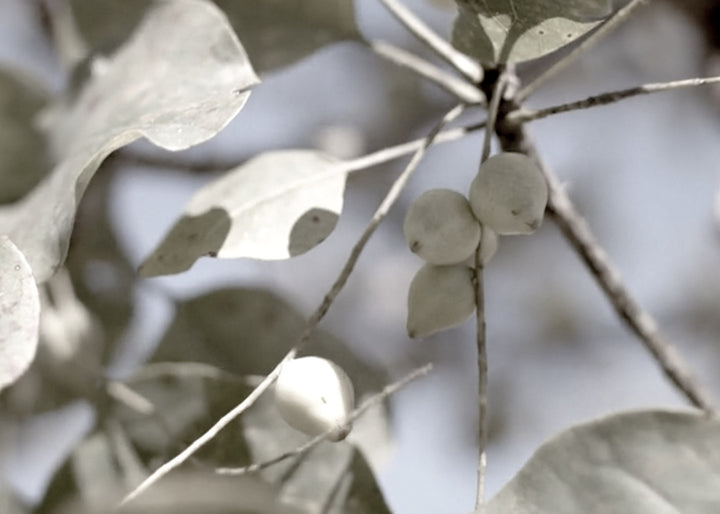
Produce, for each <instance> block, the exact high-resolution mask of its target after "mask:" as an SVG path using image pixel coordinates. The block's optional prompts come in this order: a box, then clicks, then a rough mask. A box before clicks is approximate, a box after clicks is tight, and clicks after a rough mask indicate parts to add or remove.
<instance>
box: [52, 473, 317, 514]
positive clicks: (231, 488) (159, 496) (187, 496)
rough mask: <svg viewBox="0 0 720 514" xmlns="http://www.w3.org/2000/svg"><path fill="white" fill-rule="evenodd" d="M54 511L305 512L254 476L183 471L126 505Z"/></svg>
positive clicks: (78, 504)
mask: <svg viewBox="0 0 720 514" xmlns="http://www.w3.org/2000/svg"><path fill="white" fill-rule="evenodd" d="M49 512H51V514H110V513H115V512H116V513H118V514H305V513H303V512H302V511H300V510H297V509H295V508H293V507H290V506H287V505H283V504H282V503H280V502H279V501H278V500H277V495H276V493H275V491H274V490H273V488H272V487H270V486H269V485H268V484H265V483H263V482H261V481H260V480H257V479H255V478H253V477H222V476H218V475H215V474H213V473H212V472H207V471H206V472H198V471H187V470H180V471H176V472H174V473H172V474H170V475H168V476H166V477H164V478H163V479H162V480H161V481H159V482H158V483H157V484H155V485H153V486H152V487H151V488H150V489H148V490H147V491H145V492H144V493H143V494H142V495H140V496H139V497H138V498H136V499H135V500H133V501H132V502H130V503H129V504H128V505H126V506H124V507H123V508H119V509H118V508H116V503H114V502H113V501H110V500H107V501H106V502H105V504H104V505H103V506H102V507H92V506H88V505H86V504H83V502H82V500H80V499H78V498H76V499H74V500H73V501H69V502H66V503H65V504H64V505H63V506H62V507H61V508H59V509H56V510H52V511H49Z"/></svg>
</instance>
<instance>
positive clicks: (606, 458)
mask: <svg viewBox="0 0 720 514" xmlns="http://www.w3.org/2000/svg"><path fill="white" fill-rule="evenodd" d="M487 512H488V514H506V513H508V512H512V513H513V514H548V513H552V514H576V513H579V512H582V513H583V514H625V513H630V512H632V513H633V514H716V513H717V512H720V420H718V419H713V418H709V417H707V416H706V415H704V414H702V413H700V412H672V411H661V410H657V411H640V412H629V413H628V412H625V413H620V414H614V415H611V416H608V417H606V418H603V419H600V420H598V421H594V422H591V423H587V424H582V425H577V426H575V427H573V428H570V429H568V430H566V431H564V432H562V433H560V434H559V435H558V436H556V437H554V438H553V439H551V440H550V441H549V442H547V443H545V444H544V445H543V446H541V447H540V449H539V450H538V451H537V452H536V453H535V455H533V456H532V457H531V458H530V460H529V461H528V462H527V464H525V466H524V467H523V468H522V470H521V471H520V472H519V473H518V474H517V475H516V476H515V477H514V478H513V479H512V480H511V481H510V482H509V483H508V484H507V485H506V486H505V487H504V488H503V489H502V490H501V491H500V492H499V493H498V494H497V496H495V498H493V499H492V500H491V501H490V503H489V505H488V509H487Z"/></svg>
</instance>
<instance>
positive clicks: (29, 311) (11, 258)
mask: <svg viewBox="0 0 720 514" xmlns="http://www.w3.org/2000/svg"><path fill="white" fill-rule="evenodd" d="M39 327H40V296H39V294H38V289H37V285H36V284H35V279H34V278H33V276H32V271H31V270H30V265H29V264H28V262H27V261H26V260H25V257H24V256H23V254H22V252H20V250H18V248H17V247H16V246H15V245H14V244H13V242H12V241H10V239H9V238H7V237H6V236H0V390H2V389H3V388H4V387H6V386H8V385H10V384H12V383H13V382H15V380H17V379H18V378H19V377H20V375H22V374H23V373H24V372H25V371H26V370H27V368H28V367H29V366H30V363H31V362H32V360H33V358H34V357H35V351H36V349H37V344H38V334H39Z"/></svg>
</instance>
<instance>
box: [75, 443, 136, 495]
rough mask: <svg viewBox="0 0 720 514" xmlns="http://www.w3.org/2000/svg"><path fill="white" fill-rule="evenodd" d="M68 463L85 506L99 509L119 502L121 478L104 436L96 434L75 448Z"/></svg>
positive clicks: (110, 448) (121, 492) (121, 485)
mask: <svg viewBox="0 0 720 514" xmlns="http://www.w3.org/2000/svg"><path fill="white" fill-rule="evenodd" d="M71 463H72V471H73V475H74V476H75V483H76V484H77V485H78V489H79V492H80V497H81V498H82V503H83V504H84V505H87V506H91V507H92V508H93V509H99V508H100V507H102V506H104V505H108V504H112V503H115V502H117V501H119V500H120V498H122V494H123V492H124V491H123V477H122V475H121V473H120V470H119V469H118V466H117V463H116V462H115V456H114V454H113V450H112V447H111V445H110V441H109V440H108V438H107V436H105V434H103V433H95V434H93V435H91V436H89V437H87V438H85V440H84V441H82V442H81V443H80V444H79V445H78V446H77V448H75V451H74V452H73V455H72V457H71Z"/></svg>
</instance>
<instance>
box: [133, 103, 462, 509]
mask: <svg viewBox="0 0 720 514" xmlns="http://www.w3.org/2000/svg"><path fill="white" fill-rule="evenodd" d="M464 108H465V106H464V105H463V104H460V105H458V106H456V107H454V108H453V109H452V110H450V112H448V113H447V114H446V115H445V116H444V117H443V118H442V120H440V122H439V123H437V125H436V126H435V127H434V128H433V129H432V130H431V131H430V134H428V135H427V136H426V138H425V140H424V144H423V145H422V146H421V147H420V148H419V149H418V150H417V151H416V152H415V154H414V155H413V157H412V158H411V159H410V162H409V163H408V164H407V166H406V167H405V169H404V170H403V172H402V173H401V174H400V176H399V177H398V178H397V179H396V180H395V182H394V183H393V185H392V187H391V188H390V190H389V191H388V193H387V194H386V196H385V198H384V199H383V201H382V203H381V204H380V206H379V207H378V208H377V210H376V211H375V214H374V215H373V217H372V219H371V220H370V222H369V223H368V226H367V227H366V228H365V231H364V232H363V233H362V235H361V236H360V238H359V239H358V241H357V243H355V246H353V248H352V251H351V252H350V257H349V258H348V260H347V262H346V263H345V265H344V266H343V269H342V270H341V272H340V274H339V275H338V277H337V279H336V280H335V282H334V283H333V285H332V286H331V288H330V290H329V291H328V293H327V294H326V295H325V297H324V298H323V300H322V302H321V303H320V305H319V306H318V307H317V309H316V310H315V312H313V314H312V315H311V316H310V317H309V318H308V320H307V322H306V325H305V330H304V331H303V333H302V335H301V336H300V338H299V340H298V341H297V343H296V344H295V345H294V346H293V348H292V349H291V350H290V351H289V352H288V353H287V355H285V357H283V359H282V360H281V361H280V362H279V363H278V364H277V366H275V368H274V369H273V370H272V371H270V373H269V374H268V375H267V376H266V377H265V379H264V380H263V381H262V382H261V383H260V384H259V385H258V386H257V387H256V388H255V389H254V390H253V391H252V392H251V393H250V394H249V395H248V396H247V397H246V398H245V399H244V400H243V401H242V402H240V403H239V404H238V405H237V406H235V407H234V408H233V409H232V410H230V411H229V412H228V413H226V414H225V415H224V416H222V417H221V418H220V419H219V420H218V421H217V422H215V424H214V425H213V426H212V427H210V428H209V429H208V430H207V431H206V432H205V433H204V434H202V435H201V436H200V437H198V438H197V439H196V440H195V441H193V442H192V443H190V445H189V446H188V447H187V448H186V449H185V450H183V451H182V452H180V453H179V454H178V455H176V456H175V457H173V458H172V459H170V460H169V461H168V462H166V463H165V464H163V465H162V466H160V467H159V468H158V469H156V470H155V471H154V472H153V473H152V474H151V475H150V476H149V477H148V478H147V479H146V480H145V481H144V482H143V483H141V484H140V485H139V486H138V487H137V488H135V489H134V490H133V491H131V492H130V493H129V494H128V495H127V496H125V498H124V499H123V500H122V502H121V503H120V505H121V506H122V505H125V504H127V503H129V502H130V501H132V500H133V499H135V498H136V497H137V496H138V495H140V494H141V493H142V492H143V491H145V490H146V489H147V488H148V487H150V486H151V485H153V484H154V483H155V482H157V481H158V480H160V479H161V478H162V477H164V476H165V475H167V474H168V473H169V472H170V471H172V470H173V469H175V468H177V467H178V466H180V465H181V464H182V463H184V462H185V461H186V460H187V459H188V458H189V457H191V456H192V455H193V454H194V453H195V452H197V451H198V450H199V449H200V448H202V447H203V446H205V445H206V444H207V443H209V442H210V441H211V440H213V439H214V438H215V436H217V434H218V433H220V431H221V430H222V429H223V428H225V427H226V426H227V425H228V424H229V423H230V422H232V421H233V420H234V419H235V418H237V417H238V416H239V415H240V414H242V413H243V412H245V410H247V409H248V408H249V407H250V406H251V405H252V404H253V403H255V401H256V400H257V399H258V398H259V397H260V395H262V394H263V393H264V392H265V391H266V390H267V389H268V388H269V387H270V385H271V384H272V383H273V382H274V381H275V380H276V379H277V377H278V375H279V374H280V370H281V369H282V367H283V366H284V365H285V363H286V362H288V361H290V360H292V359H294V358H295V356H296V355H297V353H298V351H299V350H300V349H301V348H302V347H303V346H304V345H305V343H306V342H307V341H308V339H309V338H310V335H311V334H312V332H313V330H314V329H315V327H316V326H317V324H318V323H319V322H320V320H322V318H323V317H324V316H325V314H327V311H328V310H329V309H330V306H331V305H332V303H333V302H334V301H335V298H336V297H337V295H338V294H339V293H340V291H342V289H343V287H344V286H345V284H346V283H347V280H348V278H349V277H350V274H351V273H352V271H353V269H354V268H355V264H356V263H357V261H358V259H359V258H360V255H361V254H362V251H363V250H364V248H365V245H366V244H367V242H368V241H369V240H370V237H371V236H372V234H373V233H374V232H375V230H376V229H377V227H378V226H379V225H380V223H381V222H382V220H383V219H385V217H386V216H387V214H388V212H389V211H390V208H391V207H392V206H393V204H394V203H395V201H396V200H397V199H398V197H399V196H400V193H401V192H402V190H403V188H404V187H405V184H407V181H408V180H409V179H410V177H411V176H412V174H413V173H414V172H415V170H416V168H417V167H418V165H419V164H420V161H421V160H422V158H423V157H424V156H425V152H426V150H427V149H428V148H429V147H430V145H431V144H432V143H433V141H434V139H435V137H437V135H438V133H439V132H440V131H441V130H442V128H443V127H444V126H445V125H447V124H448V123H450V122H451V121H452V120H453V119H455V118H457V117H458V116H459V115H460V114H461V113H462V111H463V110H464Z"/></svg>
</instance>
